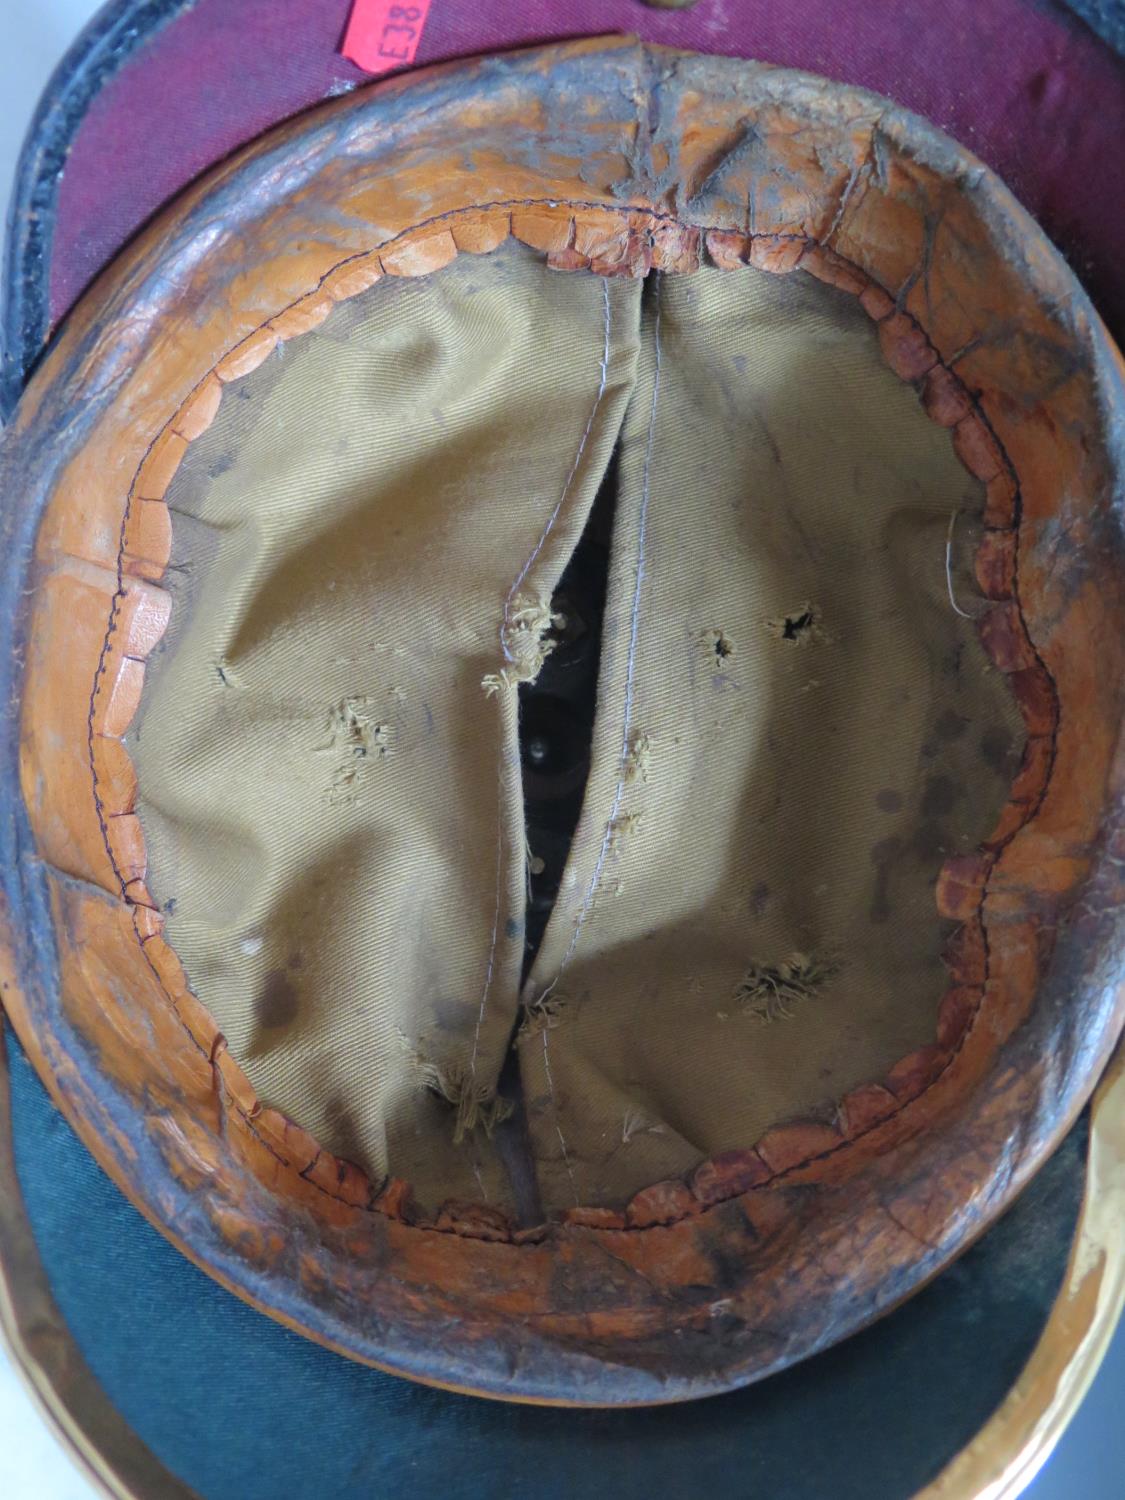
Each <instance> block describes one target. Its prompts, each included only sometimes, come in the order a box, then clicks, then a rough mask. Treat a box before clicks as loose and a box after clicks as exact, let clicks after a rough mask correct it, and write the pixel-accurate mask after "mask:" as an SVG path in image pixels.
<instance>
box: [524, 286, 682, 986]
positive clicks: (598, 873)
mask: <svg viewBox="0 0 1125 1500" xmlns="http://www.w3.org/2000/svg"><path fill="white" fill-rule="evenodd" d="M653 276H654V278H655V283H656V298H655V301H656V311H655V315H654V318H653V327H652V342H653V359H654V364H655V369H654V374H653V381H652V403H651V406H650V408H649V418H648V435H647V439H646V442H645V459H644V472H643V476H642V480H641V513H640V518H639V520H638V523H637V572H636V582H635V584H634V587H633V603H632V609H631V612H630V617H629V654H628V656H627V658H626V662H625V709H624V716H623V721H622V729H621V753H620V757H619V760H618V776H617V785H616V787H615V788H614V792H613V801H612V802H611V804H610V809H609V817H608V818H607V820H606V826H605V833H604V834H603V836H602V842H601V847H600V848H599V850H598V858H597V861H596V863H595V865H594V871H593V874H592V876H591V878H590V884H589V886H588V887H587V889H586V894H585V896H584V897H583V899H582V906H581V908H580V909H579V912H578V918H577V920H576V922H575V924H574V932H573V933H572V934H571V938H570V942H569V943H568V944H567V948H566V952H565V953H564V954H563V957H562V962H561V963H560V964H559V968H558V972H557V973H556V975H555V977H554V979H553V980H552V981H551V983H550V984H549V985H548V987H547V989H546V990H544V992H543V994H542V995H541V996H540V997H539V999H540V1002H542V1001H543V1000H545V999H546V998H547V997H548V995H550V993H551V992H552V990H553V989H554V988H555V986H556V985H557V984H558V982H559V978H560V976H561V975H562V972H563V970H564V969H565V968H566V966H567V965H568V964H569V963H570V960H571V959H572V958H573V957H574V951H575V949H576V948H577V946H578V939H579V937H580V936H581V933H582V928H583V926H584V924H585V921H586V918H587V917H588V916H589V914H590V908H591V906H592V905H593V901H594V897H595V895H596V894H597V889H598V885H599V884H600V882H601V878H602V875H603V874H604V873H605V862H606V859H607V858H608V856H609V848H610V844H611V842H612V839H613V825H614V822H615V820H616V818H617V815H618V813H619V812H620V811H621V799H622V798H623V797H624V795H625V781H626V774H627V771H628V762H629V742H630V739H631V736H632V733H633V694H634V677H635V672H636V665H637V642H638V637H639V634H640V623H641V593H642V591H643V588H644V580H645V561H646V559H645V546H646V542H647V539H648V502H649V480H650V477H651V473H652V450H653V444H654V440H655V436H656V406H657V402H658V401H659V399H660V288H661V283H660V280H659V277H660V273H659V272H658V271H657V272H654V273H653Z"/></svg>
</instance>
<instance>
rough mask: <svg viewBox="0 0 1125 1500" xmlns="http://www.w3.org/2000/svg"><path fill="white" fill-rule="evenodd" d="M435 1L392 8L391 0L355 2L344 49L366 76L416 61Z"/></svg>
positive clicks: (345, 36)
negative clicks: (423, 30) (424, 28)
mask: <svg viewBox="0 0 1125 1500" xmlns="http://www.w3.org/2000/svg"><path fill="white" fill-rule="evenodd" d="M432 3H433V0H415V3H414V4H412V5H398V4H395V5H392V4H391V0H355V4H354V5H353V6H352V13H351V16H350V17H349V18H348V29H347V31H346V33H345V34H344V45H343V48H342V49H341V50H342V51H343V54H344V56H345V57H346V58H348V59H349V61H351V62H354V63H355V64H356V66H357V67H360V68H362V69H363V70H364V72H365V73H389V72H390V70H391V69H392V68H405V67H406V65H407V64H408V63H412V62H413V61H414V55H415V53H416V52H417V51H418V44H419V42H420V41H421V40H422V28H423V27H424V26H425V24H426V17H427V16H428V15H429V13H430V6H431V4H432Z"/></svg>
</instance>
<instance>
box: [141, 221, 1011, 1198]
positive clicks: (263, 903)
mask: <svg viewBox="0 0 1125 1500" xmlns="http://www.w3.org/2000/svg"><path fill="white" fill-rule="evenodd" d="M658 324H659V327H658V326H657V325H658ZM658 353H659V378H658V375H657V363H658ZM615 445H617V446H618V450H619V460H620V462H619V479H618V485H619V492H618V499H617V514H616V520H615V525H614V542H613V552H612V558H611V575H610V587H609V597H608V600H607V607H606V619H605V625H604V633H603V656H602V664H601V678H600V687H599V703H598V713H597V719H596V722H595V727H594V744H593V757H592V768H591V773H590V778H589V783H588V788H587V794H586V800H585V806H584V810H583V814H582V818H581V821H580V824H579V828H578V832H577V835H576V838H575V843H574V847H573V850H572V853H571V858H570V861H569V863H568V866H567V870H566V874H565V876H564V880H563V886H562V891H561V892H560V896H559V899H558V902H557V904H556V908H555V911H554V912H553V914H552V916H551V920H550V923H549V924H548V929H547V933H546V936H545V939H544V942H543V945H542V948H541V951H540V953H539V955H538V957H537V959H536V961H535V964H534V967H533V970H532V973H531V975H530V976H529V979H528V981H527V984H526V986H525V987H524V989H523V995H522V998H523V1002H524V1005H525V1007H526V1008H525V1009H524V1010H521V1007H520V964H521V959H522V952H523V917H524V901H525V891H526V887H525V881H526V858H525V847H524V834H523V803H522V791H521V785H520V768H519V750H518V740H517V735H518V701H519V700H518V695H517V691H516V688H515V685H514V684H515V679H517V678H518V677H520V676H528V675H531V673H532V672H533V661H534V647H535V644H536V641H537V639H538V629H537V627H538V625H542V624H545V623H546V621H547V618H548V616H549V613H550V598H551V593H552V590H553V589H554V587H555V585H556V583H557V581H558V578H559V577H560V575H561V572H562V570H563V567H564V566H565V564H566V561H567V559H568V558H569V556H570V555H571V553H572V552H573V550H574V547H575V545H576V543H577V540H578V538H579V536H580V534H581V531H582V527H583V525H584V522H585V519H586V517H587V515H588V513H589V509H590V506H591V504H592V501H593V498H594V496H595V493H596V491H597V489H598V486H599V484H600V483H601V482H602V480H603V479H604V477H605V474H606V471H607V468H608V466H609V461H610V457H611V454H612V452H613V449H614V447H615ZM170 503H171V505H172V508H173V512H174V516H173V519H174V528H175V541H174V552H173V565H172V568H171V570H170V574H169V585H170V587H171V588H172V590H173V594H174V609H173V618H172V625H171V627H170V629H169V632H168V634H167V635H166V637H165V641H164V643H163V644H162V646H161V648H160V649H159V653H158V655H157V656H156V657H154V658H153V660H152V662H151V663H150V668H149V672H148V676H147V679H146V687H145V694H144V699H143V702H142V710H141V714H140V716H139V720H138V726H137V729H136V731H135V736H134V739H135V743H134V745H133V751H134V758H135V761H136V764H137V768H138V775H139V783H140V803H139V811H140V815H141V819H142V822H143V825H144V829H145V835H146V840H147V845H148V850H149V861H150V884H151V886H152V888H153V890H154V893H155V895H156V897H157V899H158V900H159V901H160V903H161V904H162V905H163V906H164V907H165V908H166V910H167V913H168V917H167V931H168V935H169V938H170V941H171V942H172V943H173V945H174V946H175V948H176V950H177V952H178V953H179V954H180V957H181V958H182V960H183V962H184V964H185V967H186V969H187V972H188V975H189V977H190V979H191V982H192V985H193V987H194V988H195V990H196V992H197V993H198V994H199V995H200V997H201V999H202V1000H203V1001H204V1002H205V1003H206V1004H207V1005H208V1007H209V1008H210V1009H211V1010H212V1011H213V1013H214V1014H215V1016H216V1018H217V1019H218V1021H219V1024H220V1025H221V1026H222V1028H223V1030H224V1031H225V1033H226V1035H227V1037H228V1039H229V1041H230V1045H231V1049H232V1051H233V1053H234V1055H235V1056H236V1057H237V1058H238V1060H239V1061H240V1062H241V1063H242V1064H243V1066H244V1067H245V1068H246V1071H247V1073H248V1074H249V1076H250V1079H251V1081H252V1083H253V1084H254V1086H255V1088H256V1089H257V1090H258V1092H259V1094H260V1095H261V1096H262V1097H263V1099H264V1100H265V1101H266V1102H267V1103H270V1104H273V1105H275V1106H276V1107H278V1108H280V1109H282V1110H283V1111H284V1112H285V1113H287V1114H288V1115H290V1116H291V1117H293V1118H294V1119H296V1120H297V1121H298V1122H299V1123H300V1124H302V1125H303V1126H305V1128H306V1129H308V1130H310V1131H311V1132H312V1134H313V1135H314V1136H316V1137H317V1139H318V1140H319V1141H320V1142H321V1144H322V1145H324V1146H325V1147H327V1148H329V1149H331V1150H333V1151H335V1152H337V1153H338V1154H341V1155H343V1156H346V1157H349V1158H351V1159H353V1160H355V1161H357V1162H359V1163H360V1164H361V1165H362V1166H364V1167H365V1168H366V1169H367V1170H368V1171H370V1172H371V1173H372V1174H373V1175H375V1176H378V1175H380V1174H381V1173H383V1172H385V1171H388V1170H390V1171H393V1172H394V1173H395V1174H396V1175H399V1176H403V1177H406V1178H408V1179H410V1180H411V1181H412V1182H413V1183H414V1185H415V1188H416V1191H417V1195H418V1198H419V1200H420V1201H421V1202H422V1203H423V1204H426V1205H430V1206H432V1205H434V1204H436V1203H437V1202H439V1201H440V1200H441V1199H443V1198H445V1197H447V1196H452V1197H462V1198H472V1197H480V1196H482V1195H483V1196H484V1197H485V1198H486V1199H488V1200H489V1201H490V1202H493V1203H500V1204H508V1203H510V1193H509V1190H508V1187H507V1186H506V1177H505V1173H504V1171H503V1169H502V1166H501V1161H500V1157H499V1154H498V1151H497V1149H496V1142H495V1140H494V1139H492V1138H491V1137H490V1136H489V1134H488V1132H487V1130H486V1129H484V1128H476V1129H469V1130H467V1131H466V1130H463V1131H458V1129H457V1123H458V1114H459V1112H458V1109H457V1107H456V1101H457V1100H458V1099H461V1100H462V1101H463V1100H464V1098H465V1096H466V1092H468V1093H469V1094H471V1095H472V1096H473V1098H474V1099H475V1102H476V1103H479V1104H480V1105H481V1106H482V1107H483V1111H484V1113H483V1116H482V1119H481V1121H480V1125H483V1124H486V1123H488V1115H489V1110H490V1108H491V1106H492V1102H493V1100H494V1098H495V1090H496V1085H497V1080H498V1077H499V1074H500V1069H501V1067H502V1066H503V1063H504V1060H505V1057H506V1056H507V1054H508V1051H509V1045H510V1042H511V1038H512V1035H513V1032H514V1031H515V1030H516V1029H517V1028H519V1030H520V1036H519V1040H518V1042H517V1053H518V1057H519V1066H520V1074H521V1077H522V1084H523V1090H524V1094H525V1098H526V1104H527V1111H528V1123H529V1128H530V1135H531V1142H532V1147H533V1152H534V1156H535V1159H536V1164H537V1170H538V1172H539V1176H540V1187H541V1190H542V1197H543V1201H544V1205H545V1206H546V1207H547V1208H553V1207H557V1206H560V1205H565V1204H568V1203H571V1202H574V1201H579V1200H580V1201H583V1202H599V1201H618V1200H620V1199H621V1198H623V1197H626V1196H628V1195H629V1194H630V1193H632V1192H633V1191H635V1190H636V1189H637V1188H639V1187H642V1186H644V1185H645V1184H646V1183H649V1182H652V1181H654V1180H656V1179H658V1178H661V1177H664V1176H667V1175H670V1174H673V1173H676V1172H679V1171H681V1170H684V1169H686V1168H688V1167H690V1166H692V1165H693V1164H694V1163H695V1162H696V1161H698V1160H699V1158H700V1157H701V1156H703V1155H707V1154H710V1153H712V1152H714V1151H717V1150H721V1149H724V1148H727V1147H731V1146H745V1145H750V1144H752V1143H753V1141H754V1140H755V1139H756V1138H757V1136H758V1135H760V1134H761V1132H762V1130H764V1129H765V1128H766V1127H768V1126H769V1125H770V1124H771V1123H773V1122H774V1121H776V1120H778V1119H781V1118H786V1117H789V1116H792V1115H795V1114H805V1113H808V1112H809V1111H815V1110H817V1109H818V1108H820V1107H821V1106H823V1105H824V1104H826V1103H827V1102H828V1101H830V1100H832V1099H833V1098H835V1097H838V1096H839V1094H840V1093H842V1092H844V1091H845V1090H846V1089H847V1088H849V1087H851V1086H853V1085H855V1084H856V1083H860V1082H864V1081H868V1080H869V1079H876V1078H878V1077H879V1076H880V1075H881V1074H882V1073H884V1072H885V1071H886V1070H887V1068H888V1067H890V1066H891V1065H892V1064H893V1063H894V1062H895V1061H897V1060H898V1058H899V1057H900V1056H902V1055H903V1054H905V1053H906V1052H908V1051H910V1050H911V1049H912V1048H914V1047H916V1046H918V1045H921V1044H923V1043H924V1042H926V1041H929V1040H931V1039H932V1036H933V1030H934V1021H935V1016H936V1009H937V1004H938V1001H939V999H940V996H941V993H942V989H943V977H942V971H941V967H940V962H939V958H938V954H939V950H940V946H941V942H942V939H943V933H942V931H941V926H940V924H939V922H938V920H937V917H936V912H935V908H934V901H933V883H934V879H935V877H936V874H937V870H938V867H939V865H940V863H941V861H942V859H943V858H944V856H945V854H946V853H952V852H955V851H958V850H963V849H968V848H971V847H973V845H975V844H976V843H977V842H978V841H979V840H980V838H981V837H982V836H983V835H984V834H985V833H986V832H987V831H988V829H989V828H990V827H991V825H992V823H993V821H994V819H995V816H996V814H997V813H998V811H999V809H1000V807H1001V806H1002V804H1003V802H1004V800H1005V797H1006V795H1007V790H1008V786H1009V784H1010V781H1011V777H1012V774H1013V770H1014V762H1015V761H1016V760H1018V753H1019V748H1020V740H1021V733H1022V731H1021V728H1020V724H1019V719H1018V715H1017V713H1016V710H1015V707H1014V704H1013V703H1012V700H1011V696H1010V694H1009V692H1008V689H1007V686H1006V684H1005V682H1004V680H1003V678H1002V677H1001V676H1000V675H999V674H998V673H996V672H995V671H994V670H993V669H992V668H991V667H990V665H989V663H988V662H987V659H986V658H985V656H984V653H983V652H982V651H981V649H980V648H979V645H978V643H977V641H976V638H975V633H974V631H973V629H972V626H971V624H970V623H969V622H967V621H965V620H963V619H961V618H959V617H958V616H957V615H956V614H955V612H954V610H953V609H952V608H951V605H950V602H949V599H948V596H947V589H946V576H945V538H946V532H947V527H948V523H949V518H950V516H951V514H952V513H953V512H954V511H958V510H960V511H963V512H964V513H965V515H964V518H963V519H962V521H961V522H960V523H959V526H958V532H957V553H958V566H957V569H956V576H955V583H956V586H957V588H958V590H959V597H961V599H962V603H963V607H969V608H971V607H972V599H973V594H972V585H971V582H970V580H969V578H968V576H967V573H966V569H965V566H964V560H965V559H966V558H968V557H969V556H970V555H971V549H972V544H973V527H974V520H973V518H974V516H976V515H977V514H978V513H979V510H980V503H981V495H980V492H979V487H978V486H977V485H976V484H975V483H974V482H973V481H971V480H970V479H968V477H967V476H966V475H965V473H964V471H963V470H962V469H961V467H960V466H959V465H958V463H957V462H956V460H955V458H954V456H953V453H952V450H951V446H950V443H949V438H948V434H947V433H945V432H943V431H941V430H940V429H938V428H936V427H935V426H934V425H933V424H931V423H930V422H929V421H928V420H927V419H926V417H925V416H924V414H923V413H922V411H921V409H920V407H919V405H918V402H917V399H916V397H915V395H914V393H913V392H912V391H911V390H910V389H909V388H908V387H907V386H905V385H903V384H902V383H901V382H900V381H898V380H897V378H896V377H895V376H894V375H893V374H892V373H891V372H890V371H889V370H888V369H886V367H885V366H884V365H883V363H882V361H881V358H880V356H879V351H878V346H877V341H876V339H875V336H874V332H873V330H872V328H871V326H870V324H869V323H868V320H867V319H866V317H865V316H864V315H863V313H862V312H861V310H860V309H859V307H858V305H857V304H856V303H855V302H854V300H853V299H851V298H849V297H847V296H845V295H844V294H842V293H839V292H837V291H834V290H832V289H830V288H827V287H824V286H822V285H821V284H820V283H817V282H814V281H813V280H812V279H811V278H806V277H805V276H803V275H800V274H797V275H794V276H791V277H787V278H778V277H771V276H768V275H764V274H762V273H759V272H756V271H753V270H750V269H747V270H745V271H741V272H729V273H728V272H718V271H711V270H707V271H702V272H700V273H699V274H698V275H696V276H692V277H685V278H659V277H650V278H649V280H648V281H647V282H646V283H645V284H643V286H642V284H639V283H635V282H631V281H612V282H607V281H604V280H602V279H600V278H597V277H593V276H589V275H586V274H581V273H575V274H566V275H561V274H558V273H555V272H551V271H549V270H548V269H547V268H546V267H545V266H544V265H543V264H542V261H541V258H540V257H538V256H536V255H534V254H533V253H531V252H529V251H527V250H525V249H523V248H522V247H517V246H515V245H511V244H509V245H508V246H506V247H505V248H504V249H502V250H501V251H498V252H496V253H494V254H493V255H491V256H488V257H485V258H479V259H472V258H470V257H467V256H461V257H459V258H458V259H457V260H456V261H454V262H453V263H452V264H451V265H450V266H449V267H448V268H446V269H445V270H444V271H442V272H440V273H439V274H437V275H435V276H432V277H428V278H425V279H421V280H417V281H409V280H406V281H393V280H386V281H383V282H381V283H379V284H378V285H377V286H375V287H374V288H372V290H371V291H370V292H368V293H367V294H365V295H364V296H363V297H361V298H358V299H356V300H355V301H354V302H351V303H347V304H344V305H342V306H341V307H340V308H338V309H337V310H336V311H335V312H334V313H333V314H332V316H331V317H330V319H329V320H328V322H327V323H326V324H325V325H324V326H323V327H322V328H321V329H319V330H317V331H315V332H313V333H311V334H308V335H305V336H303V337H302V338H300V339H298V340H295V341H293V342H292V343H291V344H289V345H286V346H283V348H282V349H281V350H279V351H278V353H276V354H275V355H274V356H272V357H271V359H270V360H269V361H267V363H266V364H265V365H264V366H262V367H261V369H260V370H259V371H257V372H255V373H254V374H253V375H251V376H250V377H248V378H247V379H246V380H243V381H240V382H238V383H236V384H235V385H233V386H232V387H231V388H230V391H229V392H228V394H227V396H226V398H225V400H224V402H223V405H222V407H221V408H220V413H219V417H218V419H217V420H216V423H215V424H214V426H213V427H212V428H211V430H210V431H209V432H208V433H207V434H205V435H204V436H203V437H201V438H200V439H198V440H196V442H194V443H193V444H192V445H191V446H190V447H189V450H188V454H187V457H186V459H185V460H184V463H183V465H182V467H181V470H180V473H179V475H178V476H177V479H176V480H175V481H174V484H173V487H172V490H171V493H170ZM642 533H643V535H644V541H645V546H644V550H643V564H642V567H641V570H640V587H639V590H638V557H639V551H638V541H639V539H640V538H641V536H642ZM810 605H811V606H812V610H811V611H810V610H809V608H808V607H809V606H810ZM810 613H811V615H812V617H813V618H812V619H811V620H809V621H808V622H807V624H806V625H800V622H801V621H802V620H803V619H804V617H805V616H806V615H807V614H810ZM525 618H526V619H529V620H530V621H531V624H530V626H525V627H523V633H522V634H521V625H520V621H521V620H524V619H525ZM786 619H788V620H789V622H790V627H791V631H792V633H794V634H795V635H796V637H797V638H796V639H793V640H787V639H785V633H786V627H785V621H786ZM485 683H488V684H489V685H490V686H491V688H492V689H494V691H492V692H488V691H486V690H485V687H484V686H483V684H485ZM611 824H612V825H613V826H611ZM796 954H801V955H804V956H806V957H807V958H809V959H811V960H812V961H814V962H815V963H816V964H818V965H819V966H820V969H821V971H822V974H823V976H824V977H823V980H822V982H819V983H816V984H814V985H813V986H812V987H811V988H812V990H813V991H814V993H811V994H810V995H809V997H808V999H806V1000H801V1001H799V1002H797V1003H796V1004H794V1005H792V1006H789V1007H787V1008H788V1009H791V1011H792V1014H791V1016H789V1017H788V1018H786V1017H784V1016H782V1017H781V1018H779V1019H776V1020H774V1021H772V1022H768V1023H767V1022H763V1021H761V1020H760V1019H757V1018H756V1017H755V1015H754V1013H753V1009H754V1007H753V1005H752V1003H750V1002H748V1001H746V1000H744V999H740V998H739V987H740V984H742V982H743V981H744V979H745V978H746V977H747V975H748V973H752V972H753V971H754V969H755V966H757V967H758V969H759V970H760V969H761V968H763V967H765V968H767V969H768V968H769V967H770V966H775V967H776V966H777V965H779V964H784V963H786V962H788V961H789V960H790V959H791V958H792V956H793V955H796ZM443 1095H444V1097H443ZM478 1095H479V1098H478V1097H477V1096H478ZM472 1114H473V1111H472V1110H471V1109H470V1110H466V1109H464V1108H462V1109H461V1111H460V1120H461V1124H462V1126H466V1125H471V1124H472V1123H473V1121H472Z"/></svg>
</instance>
